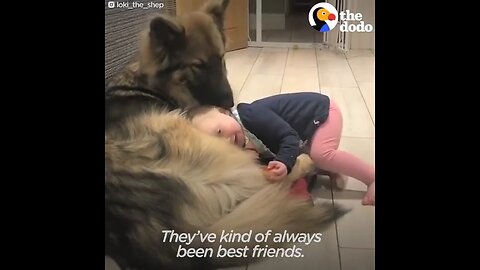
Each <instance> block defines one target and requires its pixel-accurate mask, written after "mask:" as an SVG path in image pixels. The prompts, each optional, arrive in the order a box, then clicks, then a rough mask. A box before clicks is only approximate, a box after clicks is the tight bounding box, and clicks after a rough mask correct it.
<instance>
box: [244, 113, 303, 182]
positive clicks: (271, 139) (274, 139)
mask: <svg viewBox="0 0 480 270" xmlns="http://www.w3.org/2000/svg"><path fill="white" fill-rule="evenodd" d="M242 122H243V124H244V125H245V128H246V129H248V130H249V131H250V132H252V133H253V134H254V135H255V136H257V138H258V139H260V140H261V141H262V142H263V143H264V144H266V145H267V147H269V148H272V145H273V146H277V147H275V148H276V149H275V151H276V157H275V159H274V160H276V161H279V162H281V163H283V164H285V166H286V167H287V173H290V171H291V169H292V167H293V165H294V164H295V161H296V159H297V157H298V155H300V137H299V135H298V133H297V132H296V131H295V130H294V129H293V128H292V127H291V126H290V125H289V124H288V123H287V122H286V121H285V120H283V119H282V118H281V117H280V116H278V115H277V114H276V113H275V112H273V111H272V110H270V109H269V108H268V107H264V106H260V105H257V104H255V105H254V104H251V105H250V106H249V107H248V109H246V110H245V111H243V114H242ZM269 145H270V146H269ZM271 150H272V149H271Z"/></svg>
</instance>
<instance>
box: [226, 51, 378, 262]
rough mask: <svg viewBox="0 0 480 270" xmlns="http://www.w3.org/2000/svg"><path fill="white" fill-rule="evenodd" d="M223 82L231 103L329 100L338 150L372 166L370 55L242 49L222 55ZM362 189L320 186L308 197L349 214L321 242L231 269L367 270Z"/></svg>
mask: <svg viewBox="0 0 480 270" xmlns="http://www.w3.org/2000/svg"><path fill="white" fill-rule="evenodd" d="M226 59H227V70H228V78H229V80H230V82H231V84H232V88H233V91H234V94H235V102H236V103H238V102H251V101H253V100H255V99H258V98H262V97H266V96H270V95H273V94H278V93H289V92H300V91H311V92H321V93H323V94H326V95H328V96H330V97H331V98H332V99H334V100H335V101H336V102H337V104H338V105H339V106H340V108H341V109H342V113H343V117H344V128H343V138H342V142H341V144H340V148H341V149H344V150H346V151H349V152H351V153H354V154H355V155H357V156H359V157H360V158H362V159H364V160H366V161H367V162H369V163H371V164H375V159H374V158H375V157H374V148H375V108H374V95H375V81H374V79H375V56H374V55H373V53H372V52H371V51H368V50H358V51H350V52H348V53H346V54H344V53H341V52H338V51H335V50H329V49H283V48H248V49H243V50H238V51H233V52H229V53H227V56H226ZM364 191H366V187H365V186H364V185H363V184H362V183H361V182H359V181H357V180H355V179H350V180H349V182H348V183H347V186H346V189H345V190H343V191H336V190H334V191H333V192H332V191H331V190H330V189H328V188H325V187H324V186H321V185H320V181H319V182H318V183H317V185H316V187H315V191H314V194H315V196H317V197H320V198H323V199H330V200H332V199H333V201H334V202H335V203H339V204H343V205H345V206H347V207H350V208H351V209H352V212H350V213H349V214H348V215H346V216H345V217H343V218H342V219H340V220H339V221H338V222H337V224H336V226H335V227H332V228H331V229H330V230H329V231H327V232H324V233H323V235H324V237H325V238H324V239H323V240H324V241H322V242H320V243H318V244H316V245H312V244H311V245H310V246H308V247H307V248H306V249H305V250H304V255H305V257H303V258H301V259H280V258H278V259H271V260H268V261H265V262H262V263H259V264H255V265H249V266H246V267H241V268H235V269H248V270H251V269H258V270H260V269H265V270H270V269H271V270H274V269H275V270H279V269H285V270H287V269H305V270H310V269H326V270H340V269H342V270H361V269H362V270H363V269H369V270H373V269H374V268H375V264H374V261H375V208H374V207H366V206H362V205H361V203H360V200H361V198H362V197H363V194H364Z"/></svg>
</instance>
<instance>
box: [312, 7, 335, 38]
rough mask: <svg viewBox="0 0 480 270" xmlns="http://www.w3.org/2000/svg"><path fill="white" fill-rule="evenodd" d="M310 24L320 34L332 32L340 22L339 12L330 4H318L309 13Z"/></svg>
mask: <svg viewBox="0 0 480 270" xmlns="http://www.w3.org/2000/svg"><path fill="white" fill-rule="evenodd" d="M308 22H309V23H310V25H311V26H312V27H313V29H315V30H317V31H320V32H328V31H330V30H332V29H333V28H334V27H335V26H336V25H337V22H338V12H337V10H336V9H335V8H334V7H333V6H332V5H331V4H329V3H318V4H316V5H314V6H313V7H312V8H311V9H310V12H308Z"/></svg>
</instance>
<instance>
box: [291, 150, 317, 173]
mask: <svg viewBox="0 0 480 270" xmlns="http://www.w3.org/2000/svg"><path fill="white" fill-rule="evenodd" d="M295 166H298V169H299V173H301V174H303V175H307V174H310V173H313V172H314V171H315V163H313V160H312V159H311V158H310V156H309V155H307V154H301V155H299V156H298V157H297V162H296V163H295Z"/></svg>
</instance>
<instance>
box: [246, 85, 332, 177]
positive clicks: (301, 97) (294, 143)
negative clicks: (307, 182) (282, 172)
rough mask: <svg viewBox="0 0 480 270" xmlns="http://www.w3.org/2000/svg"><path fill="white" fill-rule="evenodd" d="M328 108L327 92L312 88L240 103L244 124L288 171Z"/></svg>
mask: <svg viewBox="0 0 480 270" xmlns="http://www.w3.org/2000/svg"><path fill="white" fill-rule="evenodd" d="M329 108H330V99H329V98H328V96H325V95H323V94H320V93H313V92H304V93H291V94H280V95H275V96H270V97H267V98H263V99H260V100H257V101H254V102H253V103H250V104H249V103H240V104H238V105H237V110H238V114H239V115H240V119H241V120H242V123H243V125H244V126H245V128H246V129H248V130H249V131H250V132H252V133H253V134H254V135H255V136H257V138H258V139H260V140H261V141H262V142H263V143H264V144H265V145H266V146H267V147H268V148H269V149H270V150H271V151H272V152H273V153H275V154H276V157H275V158H274V160H278V161H280V162H282V163H284V164H285V165H286V166H287V169H288V172H289V173H290V171H291V169H292V167H293V165H295V161H296V159H297V157H298V155H300V154H301V152H300V143H301V141H305V140H308V141H309V140H310V139H311V137H312V136H313V134H314V132H315V131H316V129H317V128H318V126H320V125H321V124H323V123H324V122H325V121H326V120H327V118H328V112H329Z"/></svg>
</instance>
